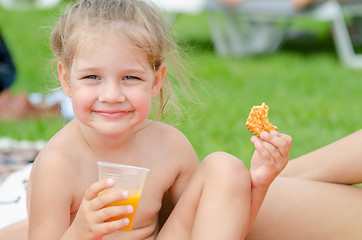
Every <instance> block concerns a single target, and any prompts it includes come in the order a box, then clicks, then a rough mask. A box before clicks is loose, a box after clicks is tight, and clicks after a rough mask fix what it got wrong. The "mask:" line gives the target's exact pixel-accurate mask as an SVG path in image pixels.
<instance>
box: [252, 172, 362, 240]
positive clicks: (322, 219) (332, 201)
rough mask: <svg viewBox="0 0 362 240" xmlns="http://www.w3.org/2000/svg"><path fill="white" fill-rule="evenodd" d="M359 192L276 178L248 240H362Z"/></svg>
mask: <svg viewBox="0 0 362 240" xmlns="http://www.w3.org/2000/svg"><path fill="white" fill-rule="evenodd" d="M361 202H362V189H361V188H358V187H353V186H347V185H340V184H332V183H324V182H316V181H310V180H304V179H293V178H282V177H279V178H277V180H276V181H275V182H274V183H273V184H272V186H271V187H270V189H269V192H268V194H267V196H266V198H265V200H264V203H263V205H262V207H261V209H260V212H259V214H258V216H257V219H256V221H255V223H254V225H253V227H252V229H251V231H250V232H249V234H248V236H247V238H246V239H248V240H258V239H260V240H265V239H268V240H284V239H285V240H290V239H293V240H305V239H308V240H340V239H348V240H359V239H362V228H361V226H362V204H361Z"/></svg>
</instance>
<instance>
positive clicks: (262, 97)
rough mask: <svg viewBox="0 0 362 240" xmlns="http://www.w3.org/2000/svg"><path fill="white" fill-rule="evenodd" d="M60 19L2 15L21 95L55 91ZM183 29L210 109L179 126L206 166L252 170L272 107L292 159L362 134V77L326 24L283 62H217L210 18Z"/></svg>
mask: <svg viewBox="0 0 362 240" xmlns="http://www.w3.org/2000/svg"><path fill="white" fill-rule="evenodd" d="M60 7H62V6H60ZM57 15H58V13H57V9H54V10H51V11H39V10H32V11H9V10H4V9H0V24H1V25H0V26H1V29H2V31H3V33H4V37H5V38H6V40H7V41H8V44H9V47H10V49H11V51H12V53H13V55H14V59H15V62H16V64H17V67H18V76H17V79H16V84H15V86H14V88H13V92H14V93H17V92H20V91H27V92H44V91H47V90H49V89H51V88H53V87H54V86H55V85H54V82H56V77H55V76H54V73H52V71H51V66H50V65H49V63H50V62H51V59H52V56H51V52H50V50H49V44H48V39H49V37H48V36H49V28H47V26H49V25H52V22H53V21H54V16H57ZM195 22H196V23H198V24H195ZM307 26H308V24H307ZM175 28H176V33H177V35H176V38H177V39H178V41H179V42H180V45H181V46H182V48H183V49H184V51H185V52H186V53H187V54H188V58H186V63H187V64H186V65H187V67H188V68H189V69H190V70H191V72H193V73H194V74H195V76H196V78H197V80H198V82H199V84H200V87H199V88H197V89H196V90H197V91H198V92H199V94H200V98H201V100H202V101H203V102H204V104H203V105H198V104H194V103H192V102H187V101H184V102H186V109H187V113H185V114H184V115H183V116H182V117H181V120H180V123H179V125H177V126H178V127H179V128H180V129H181V131H183V132H184V134H185V135H186V136H187V137H188V138H189V140H190V141H191V143H192V145H193V146H194V148H195V150H196V152H197V154H198V156H199V157H200V159H202V158H204V157H205V156H206V155H207V154H208V153H211V152H213V151H218V150H222V151H227V152H229V153H232V154H234V155H236V156H238V157H240V158H241V159H242V160H243V161H244V162H245V163H247V164H248V161H249V160H250V157H251V155H252V152H253V146H252V144H251V143H250V140H249V139H250V137H251V133H250V132H249V131H248V130H247V129H246V127H245V125H244V124H245V120H246V118H247V116H248V114H249V111H250V108H251V107H252V106H253V105H260V104H261V103H262V102H266V103H267V104H268V105H270V111H269V118H270V121H271V122H272V123H273V124H275V125H277V126H278V127H279V130H280V131H281V132H284V133H288V134H289V135H291V136H292V137H293V140H294V141H293V147H292V150H291V157H292V158H293V157H296V156H299V155H302V154H304V153H306V152H309V151H311V150H313V149H316V148H318V147H321V146H323V145H325V144H328V143H330V142H332V141H334V140H337V139H339V138H341V137H343V136H346V135H347V134H350V133H352V132H354V131H356V130H358V129H360V128H361V124H360V119H361V117H360V114H361V113H360V109H361V106H360V105H361V104H360V103H361V102H362V94H361V93H362V70H353V69H349V68H347V67H345V66H342V65H341V64H340V62H339V60H338V58H337V56H336V52H335V50H334V46H333V42H332V39H331V38H330V37H329V30H328V27H327V26H326V25H325V24H320V25H317V28H316V27H314V28H316V29H317V33H318V38H316V39H312V40H310V41H309V42H305V41H304V42H303V41H290V42H287V43H286V44H285V45H283V48H282V49H280V51H278V52H277V53H276V54H273V55H268V56H255V57H248V58H243V59H237V58H222V57H219V56H217V55H216V54H215V52H214V50H213V46H212V42H211V38H210V35H209V31H208V27H207V22H206V17H205V16H204V15H202V14H201V15H196V16H188V15H185V16H180V17H179V18H178V19H177V20H176V26H175ZM313 30H315V29H313ZM64 123H65V122H64V121H63V120H59V119H50V120H46V119H45V120H40V121H36V120H26V121H19V122H12V123H2V122H0V135H1V136H8V137H13V138H16V139H29V140H36V139H43V140H47V139H49V138H50V137H51V136H52V135H53V134H54V133H55V132H56V131H57V130H58V129H60V128H61V126H62V125H64Z"/></svg>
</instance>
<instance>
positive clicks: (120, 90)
mask: <svg viewBox="0 0 362 240" xmlns="http://www.w3.org/2000/svg"><path fill="white" fill-rule="evenodd" d="M166 30H167V27H166V26H165V25H164V23H163V21H162V19H161V17H160V14H159V13H158V12H157V11H156V10H155V9H154V8H153V7H152V6H150V5H148V4H146V3H145V2H143V1H136V0H107V1H103V0H84V1H81V2H79V3H77V4H75V5H74V6H73V7H72V8H71V9H70V10H68V11H67V12H66V13H65V14H64V15H63V16H62V17H61V19H60V21H59V23H58V26H57V27H56V28H55V29H54V31H53V33H52V49H53V51H54V53H55V55H56V57H57V59H58V61H59V63H58V72H59V78H60V82H61V84H62V87H63V89H64V91H65V93H66V94H67V95H68V96H69V97H71V98H72V102H73V110H74V113H75V118H74V119H73V120H72V121H71V122H70V123H69V124H67V125H66V126H65V127H64V128H63V129H61V130H60V131H59V132H58V133H57V134H56V135H55V136H54V137H53V138H52V139H51V140H50V141H49V143H48V144H47V145H46V146H45V148H44V149H43V150H42V152H41V153H40V154H39V156H38V157H37V159H36V161H35V163H34V166H33V169H32V173H31V176H30V180H29V186H28V196H27V206H28V215H29V239H49V240H51V239H82V240H83V239H84V240H85V239H102V238H103V237H104V239H132V240H137V239H160V240H162V239H167V240H168V239H171V238H172V239H183V240H186V239H187V240H188V239H208V240H211V239H228V240H233V239H235V240H236V239H238V240H240V239H243V238H244V237H245V236H246V234H247V232H248V229H249V228H250V226H251V225H252V222H253V220H254V219H255V216H256V214H257V211H258V209H259V208H260V205H261V203H262V201H263V199H264V196H265V194H266V192H267V189H268V187H269V185H270V184H271V182H272V181H273V180H274V179H275V177H276V176H277V175H278V174H279V173H280V172H281V170H282V169H283V168H284V166H285V165H286V163H287V161H288V157H289V150H290V147H291V138H290V137H289V136H287V135H284V134H281V133H278V132H275V131H274V132H271V133H270V134H268V133H265V132H264V133H263V134H262V135H261V138H260V139H259V138H256V137H254V138H252V142H253V143H254V144H255V148H256V151H255V153H254V155H253V157H252V164H251V170H250V173H249V171H247V169H246V168H245V166H244V165H242V162H241V161H240V160H238V159H237V158H235V157H233V156H230V155H228V154H226V153H214V154H211V155H209V156H208V157H206V159H204V160H203V161H202V163H201V164H200V165H199V161H198V159H197V156H196V154H195V152H194V150H193V149H192V147H191V145H190V143H189V142H188V140H187V139H186V138H185V137H184V136H183V135H182V134H181V133H180V132H179V131H178V130H176V129H175V128H173V127H171V126H168V125H166V124H163V123H160V122H156V121H152V120H148V119H147V117H148V115H149V113H150V111H151V103H152V99H156V97H157V96H158V99H159V100H160V103H159V106H160V108H159V110H160V111H161V114H162V110H163V109H164V107H165V103H166V102H167V97H168V96H172V92H171V91H170V89H169V88H168V87H169V83H168V81H167V77H166V76H165V75H166V65H165V63H164V60H165V57H166V56H167V55H171V54H173V53H175V49H173V48H171V47H172V46H173V43H172V42H171V40H170V38H169V35H168V33H167V31H166ZM97 161H106V162H113V163H121V164H126V165H133V166H139V167H146V168H149V169H151V171H150V173H149V175H148V177H147V180H146V183H145V186H144V189H143V193H142V199H141V201H140V203H139V207H138V210H137V215H136V219H135V223H134V227H133V228H134V230H132V231H128V232H127V231H118V230H117V229H120V228H122V227H124V226H126V225H127V224H128V223H129V220H128V219H127V218H123V219H120V220H117V221H112V222H105V220H107V219H109V218H110V217H114V216H118V215H125V214H128V213H131V212H133V209H132V207H131V206H127V205H125V206H118V207H106V208H104V207H105V206H106V205H107V204H109V203H112V202H116V201H122V200H125V199H127V198H128V197H129V193H128V192H126V191H125V192H121V193H110V194H103V195H100V196H98V194H99V193H100V192H101V191H102V190H105V189H107V188H110V187H111V186H112V185H113V184H114V181H113V180H112V179H108V180H104V181H97V178H98V167H97Z"/></svg>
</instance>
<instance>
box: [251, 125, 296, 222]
mask: <svg viewBox="0 0 362 240" xmlns="http://www.w3.org/2000/svg"><path fill="white" fill-rule="evenodd" d="M251 142H252V143H254V145H255V152H254V154H253V157H252V159H251V164H250V177H251V206H250V219H249V227H248V229H250V228H251V226H252V224H253V223H254V220H255V218H256V215H257V214H258V212H259V209H260V207H261V205H262V203H263V201H264V198H265V195H266V193H267V191H268V189H269V186H270V184H271V183H272V182H273V181H274V179H275V178H276V177H277V176H278V175H279V174H280V172H281V171H282V170H283V169H284V167H285V166H286V165H287V163H288V160H289V151H290V148H291V146H292V138H291V137H290V136H288V135H285V134H282V133H279V132H277V131H271V133H270V134H269V133H266V132H262V133H261V134H260V138H257V137H255V136H253V137H252V138H251Z"/></svg>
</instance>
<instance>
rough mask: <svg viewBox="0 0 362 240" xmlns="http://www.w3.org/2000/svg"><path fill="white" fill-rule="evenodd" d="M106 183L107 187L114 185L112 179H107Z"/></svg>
mask: <svg viewBox="0 0 362 240" xmlns="http://www.w3.org/2000/svg"><path fill="white" fill-rule="evenodd" d="M106 183H107V185H112V184H113V183H114V179H113V178H108V179H106Z"/></svg>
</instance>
